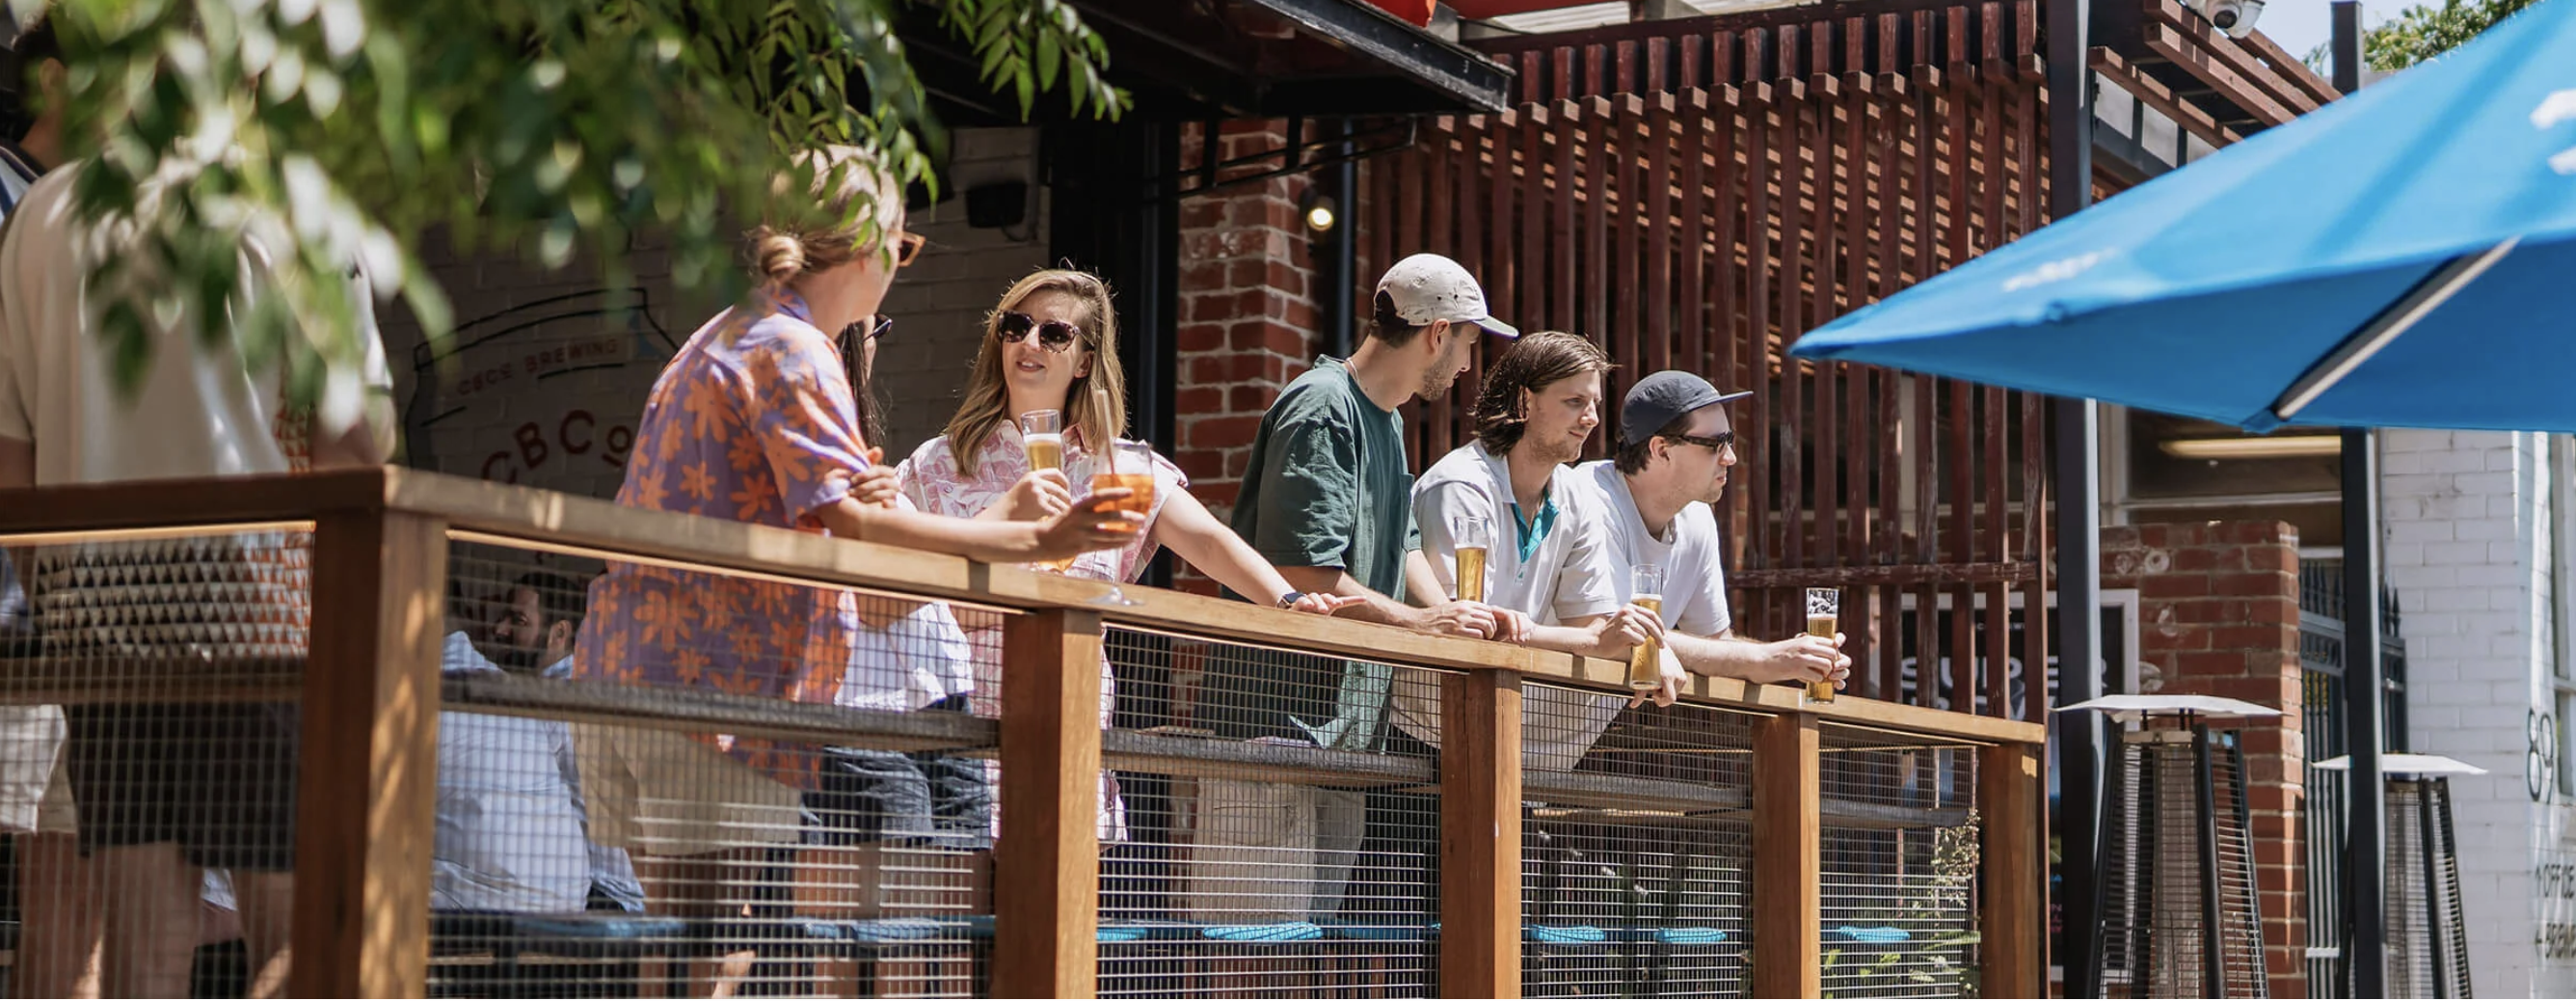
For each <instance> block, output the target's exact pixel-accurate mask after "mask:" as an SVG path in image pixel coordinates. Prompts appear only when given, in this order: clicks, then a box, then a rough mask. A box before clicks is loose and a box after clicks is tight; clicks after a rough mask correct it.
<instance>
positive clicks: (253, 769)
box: [0, 524, 312, 997]
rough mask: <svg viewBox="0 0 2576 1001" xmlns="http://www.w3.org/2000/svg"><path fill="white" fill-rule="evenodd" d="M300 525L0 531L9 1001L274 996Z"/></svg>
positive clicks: (290, 775) (289, 872) (301, 651)
mask: <svg viewBox="0 0 2576 1001" xmlns="http://www.w3.org/2000/svg"><path fill="white" fill-rule="evenodd" d="M310 527H311V526H309V525H304V524H294V525H259V526H232V527H227V528H223V529H210V530H203V531H194V530H192V531H187V532H149V533H123V534H116V533H103V534H98V535H92V536H87V537H84V538H82V539H80V540H77V541H75V540H67V539H59V538H57V539H51V540H45V541H46V544H40V545H28V544H26V543H27V542H28V541H34V540H23V541H22V540H8V539H0V545H6V546H11V547H12V548H10V549H9V550H7V552H8V554H9V556H10V557H11V558H10V559H9V560H6V561H0V582H5V583H0V827H5V828H7V829H8V831H9V832H10V833H11V834H12V835H13V836H14V844H13V845H12V848H13V851H12V852H11V859H12V862H13V865H12V870H13V871H12V872H11V873H10V877H11V880H12V882H13V883H14V885H15V889H16V891H17V892H16V894H15V896H16V898H17V900H18V902H19V905H20V919H21V922H22V924H21V929H20V936H19V939H18V942H17V954H16V962H15V964H14V966H13V967H12V969H11V971H10V974H11V979H12V983H11V984H10V986H11V988H12V990H13V991H14V992H16V993H17V994H18V995H20V996H29V997H63V996H78V995H79V994H81V993H84V992H86V993H88V994H89V996H93V997H95V996H98V992H101V991H103V992H105V994H106V995H107V996H110V997H117V996H186V994H187V993H188V992H189V991H190V990H191V989H192V987H194V986H203V985H202V984H192V977H194V976H195V974H196V973H197V972H198V966H199V963H198V960H199V958H200V955H201V953H202V954H203V956H204V958H205V959H206V964H205V965H206V968H207V972H208V973H209V974H210V975H212V976H213V977H214V983H215V985H216V986H217V987H218V988H230V989H243V990H246V989H249V988H251V987H253V986H257V987H260V988H262V989H266V990H271V991H274V990H277V989H280V988H281V987H282V985H283V984H284V982H285V976H286V974H287V964H288V963H289V959H288V958H287V956H286V953H285V949H286V944H287V941H288V937H289V934H290V931H291V928H290V922H289V911H290V909H291V907H292V899H293V887H294V869H295V816H296V813H295V811H296V764H297V760H298V758H297V744H298V739H299V719H298V715H297V711H296V705H295V702H294V700H295V697H296V693H297V691H298V688H299V686H300V684H301V679H302V675H303V665H304V660H305V655H306V652H307V647H308V641H309V637H310V631H311V626H312V621H311V620H312V570H311V566H312V535H311V532H310ZM21 583H23V584H24V588H23V590H21V589H20V588H19V587H18V586H17V585H19V584H21ZM111 887H112V888H113V889H112V890H111ZM201 947H205V948H202V949H201Z"/></svg>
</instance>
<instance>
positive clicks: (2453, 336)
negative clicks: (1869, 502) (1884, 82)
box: [1793, 0, 2576, 431]
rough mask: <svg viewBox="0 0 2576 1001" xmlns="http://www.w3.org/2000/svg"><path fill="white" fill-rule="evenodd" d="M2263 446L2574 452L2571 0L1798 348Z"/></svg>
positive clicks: (2575, 77) (2575, 37)
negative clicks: (2095, 406)
mask: <svg viewBox="0 0 2576 1001" xmlns="http://www.w3.org/2000/svg"><path fill="white" fill-rule="evenodd" d="M1793 353H1795V354H1797V355H1799V356H1802V357H1808V358H1820V359H1822V358H1831V359H1840V360H1847V361H1860V362H1869V363H1873V364H1879V365H1887V366H1891V367H1895V368H1902V369H1908V370H1913V371H1918V372H1929V373H1933V374H1937V375H1945V376H1955V377H1958V378H1963V379H1968V380H1973V381H1976V382H1982V383H1988V384H1993V385H2001V386H2010V387H2014V388H2019V389H2030V390H2038V391H2041V392H2045V393H2050V394H2055V395H2059V396H2078V397H2090V398H2093V399H2098V400H2104V401H2108V402H2113V403H2121V404H2127V405H2130V406H2135V407H2142V408H2146V409H2150V410H2159V411H2164V412H2167V413H2174V414H2183V415H2188V416H2193V417H2202V418H2207V419H2210V420H2215V421H2222V422H2226V423H2229V424H2235V425H2239V426H2242V427H2246V428H2249V429H2253V430H2257V431H2260V430H2267V429H2270V428H2272V427H2275V426H2278V425H2280V424H2284V423H2289V422H2293V421H2295V422H2297V423H2301V424H2323V425H2344V426H2374V427H2439V428H2490V429H2499V430H2531V431H2576V0H2544V2H2542V3H2539V4H2536V5H2534V6H2533V7H2531V8H2529V9H2527V10H2525V11H2523V12H2522V13H2521V14H2518V15H2516V16H2514V17H2513V18H2511V19H2509V20H2507V21H2506V22H2504V23H2503V24H2500V25H2497V26H2496V27H2494V28H2492V29H2490V30H2489V31H2488V32H2487V33H2486V34H2484V35H2483V36H2481V37H2479V38H2478V39H2477V40H2476V41H2473V42H2471V43H2469V44H2467V45H2464V46H2461V47H2460V48H2458V49H2456V50H2454V51H2452V52H2450V53H2448V54H2446V55H2444V56H2442V57H2441V58H2439V59H2437V60H2435V61H2433V62H2431V63H2428V64H2426V65H2423V66H2420V67H2417V68H2415V69H2411V70H2408V71H2406V72H2403V73H2400V74H2398V75H2396V76H2394V77H2391V78H2389V79H2388V80H2386V81H2384V82H2382V83H2380V84H2378V85H2376V86H2373V87H2370V88H2369V89H2367V90H2363V91H2361V92H2360V93H2358V94H2355V95H2352V96H2350V97H2347V98H2345V99H2343V100H2339V101H2336V102H2334V103H2332V104H2329V105H2327V106H2326V107H2324V108H2321V109H2319V110H2317V111H2315V112H2313V113H2311V114H2308V115H2306V116H2303V117H2301V118H2299V119H2297V120H2295V121H2292V122H2290V123H2288V124H2285V125H2281V126H2278V127H2275V128H2271V129H2268V130H2265V131H2263V132H2262V133H2260V134H2257V135H2255V136H2254V137H2253V138H2250V139H2248V140H2246V141H2244V142H2241V143H2238V144H2236V145H2233V146H2230V147H2228V148H2226V149H2223V150H2220V151H2218V152H2217V153H2216V154H2214V155H2211V156H2208V157H2205V158H2203V159H2201V160H2199V161H2197V162H2194V163H2192V164H2191V165H2189V166H2187V167H2184V168H2182V169H2180V170H2176V171H2173V172H2171V173H2168V174H2166V175H2164V176H2162V177H2158V178H2156V179H2155V180H2153V181H2150V182H2148V183H2146V184H2143V185H2140V186H2139V187H2137V188H2135V189H2133V190H2130V191H2128V192H2126V193H2123V194H2121V195H2119V196H2117V197H2114V198H2111V199H2109V200H2107V201H2104V202H2102V203H2101V204H2100V205H2098V206H2095V207H2094V208H2092V209H2088V210H2086V211H2084V212H2080V213H2077V214H2075V215H2072V216H2069V217H2067V218H2066V219H2064V220H2061V221H2059V222H2057V223H2055V224H2053V225H2050V226H2048V227H2046V228H2043V229H2041V230H2039V231H2038V232H2035V233H2032V234H2030V235H2029V236H2027V237H2024V238H2022V239H2021V240H2018V241H2016V242H2014V243H2012V244H2010V245H2008V246H2004V247H2001V248H1998V249H1996V250H1994V251H1993V252H1991V253H1988V254H1986V255H1985V256H1983V257H1979V258H1977V259H1975V260H1972V261H1969V262H1968V263H1966V264H1963V265H1961V266H1959V267H1957V268H1953V269H1951V270H1950V271H1948V272H1946V273H1943V274H1941V275H1938V276H1935V277H1933V278H1931V279H1930V280H1928V281H1925V282H1923V283H1922V284H1920V285H1917V286H1915V287H1913V288H1910V289H1907V290H1905V291H1904V292H1900V293H1898V294H1896V295H1894V296H1891V297H1889V298H1888V299H1886V300H1885V301H1882V302H1879V303H1877V304H1875V305H1872V306H1869V307H1867V308H1864V309H1861V310H1858V311H1855V312H1853V313H1851V314H1850V315H1848V316H1845V317H1843V318H1841V319H1839V320H1837V321H1835V322H1834V323H1832V324H1829V325H1827V326H1825V327H1823V328H1821V329H1819V330H1816V331H1814V332H1813V333H1810V334H1808V335H1806V336H1805V337H1803V338H1801V339H1800V340H1799V341H1798V343H1797V347H1796V350H1795V351H1794V352H1793Z"/></svg>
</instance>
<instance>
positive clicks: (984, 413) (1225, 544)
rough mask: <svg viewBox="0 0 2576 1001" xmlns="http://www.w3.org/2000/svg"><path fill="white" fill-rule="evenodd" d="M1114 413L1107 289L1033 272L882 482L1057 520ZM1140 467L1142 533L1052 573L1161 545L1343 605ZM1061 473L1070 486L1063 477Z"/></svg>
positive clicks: (1138, 557) (1119, 378)
mask: <svg viewBox="0 0 2576 1001" xmlns="http://www.w3.org/2000/svg"><path fill="white" fill-rule="evenodd" d="M1037 411H1054V412H1056V413H1057V414H1059V415H1061V423H1062V426H1063V431H1062V434H1063V439H1062V450H1063V455H1064V458H1063V461H1062V465H1061V468H1059V469H1040V470H1032V469H1031V468H1030V462H1029V458H1028V451H1027V448H1026V444H1025V442H1024V441H1023V439H1022V437H1021V433H1020V417H1021V416H1022V415H1025V414H1029V413H1032V412H1037ZM1126 413H1127V379H1126V373H1125V372H1123V371H1122V370H1121V369H1120V367H1119V364H1118V314H1117V312H1116V310H1115V308H1114V307H1113V306H1112V305H1111V303H1110V300H1109V287H1108V286H1107V285H1106V284H1104V283H1102V282H1101V280H1100V279H1099V278H1097V277H1095V276H1093V275H1091V274H1089V273H1087V272H1082V271H1067V270H1052V271H1039V272H1036V273H1034V274H1031V275H1029V276H1028V277H1026V278H1022V279H1020V281H1019V282H1018V283H1017V284H1014V285H1012V286H1011V288H1010V291H1008V292H1006V293H1004V294H1003V295H1002V301H1001V303H1000V305H998V306H997V307H995V308H994V310H993V312H992V314H991V315H989V316H987V317H985V321H984V330H983V345H982V347H980V348H979V349H977V351H976V354H975V367H974V370H973V372H972V373H971V374H970V375H969V376H968V377H967V382H966V397H965V401H964V402H963V403H962V404H961V405H959V407H958V408H957V414H956V416H954V417H951V418H949V419H948V428H947V433H945V434H942V435H940V436H939V437H937V438H933V439H931V440H930V441H928V442H925V443H923V445H922V446H921V447H920V448H919V449H917V450H915V451H914V452H913V453H912V457H911V458H910V459H906V460H904V462H903V464H902V465H901V466H899V467H897V468H896V470H895V483H896V485H897V487H898V488H900V489H901V490H902V491H903V494H904V496H905V497H906V498H908V499H910V500H911V502H912V503H913V504H914V505H916V506H918V507H919V508H920V509H921V510H923V511H925V512H928V513H931V514H944V515H950V516H953V517H961V518H968V517H971V518H986V519H1003V520H1011V521H1029V520H1036V519H1042V518H1052V517H1057V516H1059V515H1061V514H1062V512H1064V511H1065V510H1067V509H1069V508H1071V507H1072V506H1073V505H1074V495H1075V494H1077V493H1079V492H1080V488H1079V486H1077V484H1078V483H1080V482H1087V481H1088V479H1089V477H1090V475H1091V474H1093V473H1095V472H1099V471H1102V470H1103V468H1104V463H1105V462H1106V461H1107V459H1106V457H1107V456H1108V455H1109V454H1110V450H1111V443H1113V442H1116V441H1118V440H1119V437H1118V436H1119V434H1120V433H1121V432H1122V431H1123V430H1124V429H1125V427H1126ZM1122 461H1123V460H1122ZM1151 462H1152V466H1153V469H1152V473H1153V478H1154V496H1153V504H1152V507H1151V508H1150V509H1149V510H1148V511H1147V513H1146V515H1145V519H1146V521H1145V528H1144V530H1143V531H1141V532H1138V533H1137V534H1136V538H1135V540H1134V541H1132V542H1130V543H1129V544H1128V545H1127V546H1125V547H1124V548H1118V549H1105V550H1095V551H1093V552H1089V553H1085V554H1083V555H1081V556H1078V557H1075V558H1074V559H1073V561H1072V562H1071V563H1070V564H1067V565H1064V566H1063V568H1062V572H1063V573H1065V574H1066V575H1068V576H1074V577H1085V578H1089V579H1092V580H1101V581H1110V582H1113V583H1130V582H1133V581H1134V580H1135V579H1136V578H1137V576H1138V575H1140V574H1142V573H1143V572H1144V569H1145V565H1146V564H1147V563H1148V562H1150V561H1152V559H1153V557H1154V552H1155V550H1156V549H1157V548H1168V549H1170V550H1171V551H1172V552H1173V553H1175V554H1178V555H1179V556H1180V558H1181V559H1183V560H1185V561H1187V562H1188V563H1189V564H1190V565H1191V566H1192V567H1196V568H1197V569H1198V570H1199V572H1201V573H1204V574H1206V575H1208V576H1210V577H1213V578H1215V579H1216V581H1217V583H1220V584H1223V585H1225V586H1226V587H1228V588H1231V589H1233V590H1234V591H1235V592H1236V593H1238V594H1244V595H1258V596H1260V600H1263V601H1265V602H1269V603H1273V604H1276V605H1277V606H1278V607H1281V608H1288V609H1293V610H1296V611H1301V612H1313V613H1318V614H1324V615H1330V614H1332V613H1333V612H1334V611H1335V610H1336V609H1339V608H1341V607H1342V606H1343V605H1345V604H1348V603H1349V602H1350V601H1351V600H1352V599H1346V598H1340V597H1336V596H1332V595H1323V594H1301V593H1298V592H1297V590H1296V589H1295V588H1293V587H1290V586H1289V584H1288V580H1287V578H1284V577H1281V576H1280V575H1279V571H1278V570H1277V569H1275V568H1273V567H1272V566H1271V565H1270V562H1269V561H1268V560H1264V559H1262V558H1261V554H1259V553H1257V552H1254V551H1253V549H1252V547H1251V546H1250V545H1249V544H1246V543H1245V542H1244V541H1243V539H1242V538H1240V537H1238V536H1236V535H1235V534H1234V532H1233V531H1232V530H1231V529H1228V528H1227V527H1225V523H1224V522H1221V521H1218V520H1217V519H1216V516H1215V515H1212V514H1209V513H1208V509H1207V507H1206V506H1204V505H1202V504H1200V503H1199V501H1198V499H1197V498H1195V497H1192V496H1190V493H1189V490H1188V489H1187V488H1188V486H1189V481H1188V478H1187V477H1184V476H1183V475H1182V474H1181V470H1180V467H1178V466H1175V465H1173V464H1172V462H1171V460H1169V459H1166V458H1164V457H1163V456H1161V455H1160V454H1154V455H1153V456H1152V459H1151ZM1068 471H1070V472H1072V473H1075V474H1079V476H1080V479H1079V480H1077V479H1072V478H1068V475H1067V473H1068ZM1129 472H1143V471H1142V470H1129ZM970 628H971V626H970ZM984 660H985V661H986V662H984V663H979V664H978V665H977V669H978V671H979V672H981V673H982V674H983V675H985V676H979V677H977V678H976V679H975V696H974V703H975V711H976V713H977V714H978V715H983V716H997V715H999V714H1000V710H1001V701H1000V691H1001V679H1000V677H998V672H999V670H1000V665H999V664H995V663H990V662H989V661H990V660H991V658H985V659H984ZM1100 679H1101V685H1100V720H1101V724H1102V725H1104V726H1106V725H1108V723H1109V714H1110V709H1111V707H1112V705H1113V704H1114V702H1115V698H1116V693H1115V691H1114V690H1113V689H1112V687H1111V680H1112V679H1111V678H1110V673H1109V662H1108V659H1107V658H1106V657H1105V656H1104V657H1103V658H1102V660H1101V664H1100ZM1101 786H1102V788H1101V793H1102V796H1101V815H1100V834H1101V838H1102V840H1104V841H1119V840H1124V839H1125V819H1124V808H1123V807H1122V806H1121V804H1120V803H1119V799H1118V795H1117V790H1116V783H1115V780H1114V779H1112V778H1111V777H1110V776H1109V775H1107V774H1106V773H1104V774H1103V775H1102V782H1101Z"/></svg>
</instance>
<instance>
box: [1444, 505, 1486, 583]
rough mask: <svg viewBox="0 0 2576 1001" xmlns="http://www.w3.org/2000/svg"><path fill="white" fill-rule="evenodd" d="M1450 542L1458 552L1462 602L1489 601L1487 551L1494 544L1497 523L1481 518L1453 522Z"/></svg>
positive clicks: (1473, 517)
mask: <svg viewBox="0 0 2576 1001" xmlns="http://www.w3.org/2000/svg"><path fill="white" fill-rule="evenodd" d="M1449 539H1450V541H1451V542H1452V543H1454V544H1455V547H1456V549H1457V551H1458V566H1457V571H1458V584H1457V597H1458V600H1460V601H1483V600H1485V551H1486V548H1487V547H1489V546H1492V545H1493V544H1494V523H1493V522H1490V521H1486V520H1485V519H1484V518H1483V517H1482V516H1479V515H1473V514H1462V515H1459V516H1458V517H1456V518H1454V519H1451V520H1450V522H1449Z"/></svg>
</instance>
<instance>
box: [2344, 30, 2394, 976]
mask: <svg viewBox="0 0 2576 1001" xmlns="http://www.w3.org/2000/svg"><path fill="white" fill-rule="evenodd" d="M2333 51H2334V86H2335V89H2336V90H2339V91H2342V92H2344V93H2346V94H2349V93H2352V92H2353V91H2356V90H2359V89H2361V5H2360V4H2359V3H2356V2H2353V0H2337V2H2336V3H2335V5H2334V35H2333ZM2378 439H2379V436H2378V435H2377V434H2376V433H2374V432H2372V431H2371V430H2369V429H2368V428H2353V429H2347V430H2345V431H2344V433H2343V678H2344V681H2343V691H2344V699H2345V703H2344V745H2345V749H2346V750H2347V751H2348V752H2350V753H2351V755H2352V769H2351V770H2350V771H2347V772H2345V773H2344V781H2346V782H2348V783H2350V788H2349V790H2348V792H2349V793H2350V799H2349V800H2348V804H2349V805H2348V807H2347V809H2346V811H2345V814H2344V823H2345V829H2346V832H2345V837H2344V856H2343V865H2344V881H2345V888H2344V910H2345V912H2346V913H2347V914H2348V915H2349V916H2350V919H2351V922H2352V934H2351V937H2350V938H2349V939H2348V940H2347V941H2346V942H2345V943H2344V966H2345V968H2346V969H2348V970H2350V971H2352V995H2351V996H2353V997H2357V998H2375V997H2381V996H2384V995H2386V994H2387V989H2386V981H2387V976H2388V965H2387V947H2388V914H2387V910H2386V906H2387V894H2388V785H2387V780H2386V778H2385V777H2384V776H2383V775H2382V773H2381V771H2380V765H2379V755H2380V752H2381V751H2383V750H2385V749H2386V748H2387V747H2388V732H2387V720H2388V713H2387V703H2388V677H2387V673H2388V672H2387V665H2386V663H2385V662H2384V661H2383V660H2382V658H2381V656H2380V643H2381V638H2380V630H2381V628H2383V626H2384V622H2383V620H2382V613H2383V612H2384V611H2385V610H2384V609H2383V608H2382V607H2381V605H2382V602H2381V599H2380V592H2379V447H2378V446H2379V440H2378Z"/></svg>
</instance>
